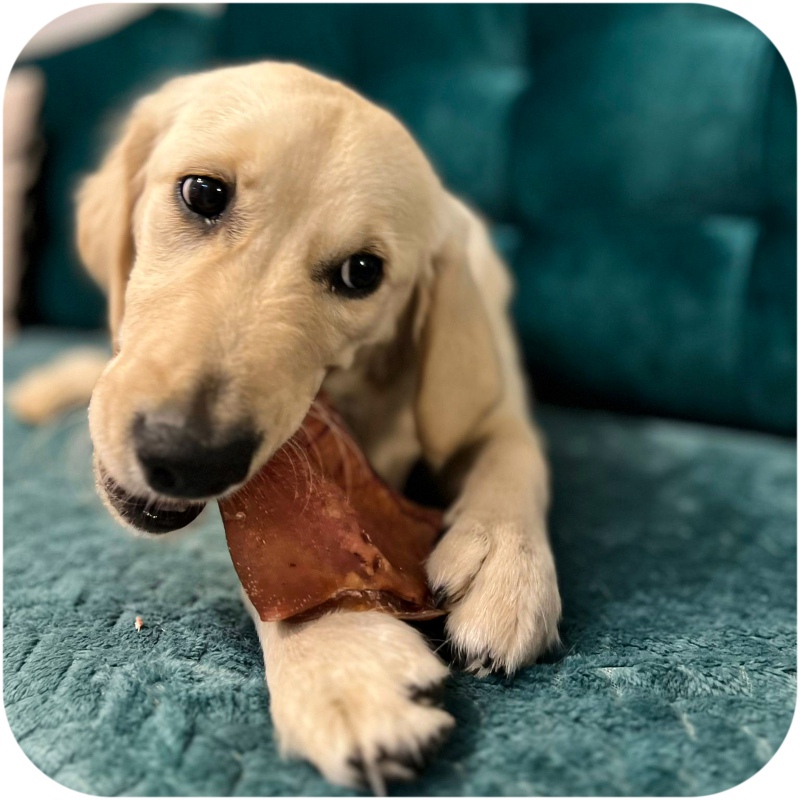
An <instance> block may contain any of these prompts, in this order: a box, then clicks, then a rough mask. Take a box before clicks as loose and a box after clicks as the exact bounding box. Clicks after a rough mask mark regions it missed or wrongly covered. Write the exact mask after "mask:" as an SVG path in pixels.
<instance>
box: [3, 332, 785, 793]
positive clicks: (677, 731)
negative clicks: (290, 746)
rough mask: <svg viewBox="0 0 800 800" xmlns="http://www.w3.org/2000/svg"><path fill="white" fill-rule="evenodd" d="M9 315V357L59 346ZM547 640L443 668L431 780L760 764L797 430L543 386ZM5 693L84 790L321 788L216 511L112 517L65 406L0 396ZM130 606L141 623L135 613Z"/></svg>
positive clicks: (38, 745) (623, 788)
mask: <svg viewBox="0 0 800 800" xmlns="http://www.w3.org/2000/svg"><path fill="white" fill-rule="evenodd" d="M65 341H66V339H65V337H63V336H62V337H61V338H57V337H55V336H53V335H46V334H40V335H26V337H25V338H24V339H23V340H22V341H20V342H18V343H17V344H15V345H13V346H12V347H11V349H9V350H8V351H7V352H6V354H5V362H6V379H7V380H8V379H11V378H13V377H14V376H16V375H17V374H19V372H20V371H21V370H23V369H24V368H25V367H26V366H30V365H32V364H34V363H37V362H40V361H42V360H44V359H45V358H47V357H48V356H49V355H51V354H52V353H53V352H55V350H56V348H57V347H60V346H63V344H64V342H65ZM540 416H541V420H542V423H543V426H544V428H545V430H546V433H547V436H548V439H549V443H550V451H551V457H552V462H553V469H554V474H555V500H554V507H553V512H552V531H553V539H554V544H555V548H556V553H557V558H558V564H559V576H560V582H561V586H562V590H563V595H564V609H565V612H564V623H563V638H564V642H565V647H564V651H563V652H562V653H560V654H557V655H556V656H554V657H552V658H550V659H549V660H548V661H547V663H543V664H539V665H536V666H533V667H531V668H529V669H526V670H525V671H523V672H522V673H521V674H520V675H518V676H517V678H516V679H515V680H513V681H506V680H503V679H500V678H489V679H485V680H477V679H475V678H471V677H467V676H465V675H461V674H456V675H454V677H453V679H452V680H451V681H450V683H449V686H448V691H447V696H446V705H447V707H448V708H449V709H450V710H451V711H452V713H453V714H454V715H455V716H456V718H457V720H458V728H457V730H456V732H455V734H454V735H453V737H452V739H451V740H450V742H449V743H448V744H447V745H446V746H445V747H444V749H443V751H442V753H441V757H440V758H439V759H438V760H437V761H436V762H435V763H434V764H433V766H432V767H431V768H430V770H429V771H428V772H427V774H426V775H425V776H424V778H423V779H422V780H420V781H419V782H417V783H415V784H411V785H407V786H402V787H398V791H399V792H400V793H405V794H431V795H464V794H466V795H531V794H544V795H572V794H577V795H609V794H611V795H613V794H622V795H654V794H669V795H698V794H709V793H713V792H717V791H720V790H722V789H724V788H726V787H729V786H731V785H733V784H736V783H738V782H741V781H742V780H744V779H745V778H747V777H749V776H750V775H752V774H754V773H755V772H756V771H757V770H758V769H759V768H760V767H761V766H762V765H763V764H764V763H765V762H766V761H768V760H769V758H770V757H771V755H772V754H773V753H774V752H775V750H776V749H777V748H778V747H779V746H780V744H781V742H782V740H783V737H784V735H785V733H786V731H787V729H788V727H789V723H790V721H791V718H792V713H793V710H794V704H795V680H796V678H795V674H796V673H795V666H796V664H795V648H796V620H795V563H796V561H795V560H796V523H795V520H796V511H795V508H796V477H795V476H796V458H795V443H794V441H791V440H787V439H780V438H777V437H771V436H767V435H758V434H751V433H743V432H736V431H731V430H725V429H722V428H714V427H705V426H700V425H692V424H685V423H675V422H668V421H663V420H657V419H646V418H626V417H622V416H614V415H610V414H605V413H585V412H575V411H565V410H559V409H554V408H548V409H543V410H542V413H541V415H540ZM4 424H5V520H4V521H5V541H4V571H5V572H4V581H5V582H4V586H5V597H4V611H5V619H4V624H5V634H4V658H5V672H4V675H5V680H4V690H5V705H6V711H7V714H8V719H9V721H10V723H11V726H12V729H13V731H14V733H15V735H16V737H17V739H18V741H19V743H20V745H21V747H22V749H23V750H24V751H25V753H26V754H27V755H28V757H29V758H30V759H31V760H32V761H33V762H34V763H35V764H36V765H37V766H38V767H39V768H40V769H41V770H43V771H44V772H45V773H46V774H48V775H50V776H52V777H54V778H55V779H56V780H58V781H59V782H61V783H63V784H65V785H67V786H69V787H72V788H74V789H78V790H81V791H84V792H91V793H94V794H101V795H114V794H125V795H209V794H210V795H228V794H231V795H319V794H338V793H346V792H341V791H340V790H337V789H335V788H332V787H330V786H329V785H328V784H326V783H325V782H324V781H323V780H322V779H321V778H320V777H319V776H318V775H317V774H316V773H315V772H314V770H312V769H311V768H310V767H308V766H306V765H305V764H300V763H284V762H281V761H280V760H279V758H278V756H277V754H276V751H275V748H274V745H273V742H272V728H271V724H270V719H269V713H268V696H267V691H266V688H265V686H264V682H263V674H262V664H261V654H260V652H259V647H258V643H257V641H256V636H255V633H254V631H253V628H252V626H251V624H250V622H249V620H248V618H247V616H246V614H245V612H244V611H243V609H242V607H241V604H240V602H239V599H238V594H237V582H236V578H235V575H234V573H233V569H232V566H231V563H230V560H229V558H228V554H227V550H226V546H225V540H224V536H223V533H222V529H221V525H220V522H219V519H218V517H217V515H216V514H215V513H207V515H206V517H205V519H204V521H203V522H202V523H201V524H200V525H199V527H198V528H196V529H193V530H191V531H188V532H186V533H184V534H182V535H178V536H176V537H175V538H173V539H172V540H170V541H152V540H144V539H137V538H135V537H132V536H130V535H128V534H126V533H125V532H123V531H122V530H121V529H119V528H118V527H116V526H115V524H114V523H113V522H112V521H111V519H110V518H109V517H108V515H107V514H106V513H105V512H104V510H103V509H102V508H101V507H100V504H99V501H98V500H97V499H96V498H95V496H94V492H93V488H92V483H91V475H90V446H89V441H88V434H87V432H86V424H85V414H83V413H76V414H74V415H72V416H71V417H69V418H68V419H66V420H64V421H63V422H62V423H59V424H58V425H54V426H52V427H49V428H45V429H41V430H35V431H32V430H28V429H25V428H23V427H22V426H20V425H18V424H17V423H15V422H14V421H12V420H10V419H9V417H8V415H6V417H5V423H4ZM137 616H140V617H141V618H142V620H143V622H144V626H143V627H142V629H141V630H139V631H137V630H136V629H135V627H134V620H135V618H136V617H137Z"/></svg>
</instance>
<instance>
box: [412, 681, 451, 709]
mask: <svg viewBox="0 0 800 800" xmlns="http://www.w3.org/2000/svg"><path fill="white" fill-rule="evenodd" d="M444 684H445V681H444V680H441V681H437V682H436V683H431V684H430V685H428V686H414V687H412V689H411V691H410V694H409V696H410V698H411V700H412V701H413V702H415V703H420V704H421V705H423V706H435V707H436V708H444Z"/></svg>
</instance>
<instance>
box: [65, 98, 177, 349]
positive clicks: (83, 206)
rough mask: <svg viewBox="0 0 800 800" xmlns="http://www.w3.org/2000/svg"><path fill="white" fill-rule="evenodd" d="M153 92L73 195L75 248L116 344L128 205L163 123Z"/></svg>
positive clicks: (130, 255) (128, 257)
mask: <svg viewBox="0 0 800 800" xmlns="http://www.w3.org/2000/svg"><path fill="white" fill-rule="evenodd" d="M160 106H161V103H159V102H157V101H156V96H150V97H145V98H144V99H143V100H140V101H139V102H138V103H137V105H136V106H135V107H134V109H133V111H132V112H131V113H130V116H129V117H128V120H127V122H126V124H125V127H124V129H123V132H122V135H121V137H120V138H119V140H118V141H117V143H116V144H115V145H114V146H113V147H112V149H111V150H110V151H109V153H108V154H107V155H106V157H105V159H104V160H103V162H102V164H101V165H100V167H99V168H98V170H97V171H96V172H95V173H94V174H92V175H90V176H89V177H88V178H87V179H86V180H85V181H84V182H83V184H82V185H81V187H80V189H79V191H78V196H77V243H78V252H79V254H80V257H81V260H82V261H83V263H84V266H85V267H86V269H87V271H88V272H89V274H90V275H91V276H92V277H93V278H94V279H95V281H97V283H98V284H99V285H100V287H101V288H102V289H103V290H104V291H105V292H106V295H107V296H108V318H109V327H110V329H111V336H112V339H113V342H114V347H115V349H116V348H117V336H118V333H119V326H120V323H121V321H122V314H123V309H124V296H125V287H126V285H127V283H128V276H129V275H130V271H131V267H132V265H133V259H134V255H135V252H134V241H133V227H132V226H133V211H134V208H135V206H136V201H137V199H138V198H139V195H140V194H141V192H142V189H143V186H144V167H145V165H146V164H147V160H148V157H149V155H150V152H151V150H152V148H153V145H154V143H155V140H156V138H157V136H158V134H159V132H160V130H161V129H162V127H163V120H161V119H159V116H160V115H159V114H158V110H159V107H160Z"/></svg>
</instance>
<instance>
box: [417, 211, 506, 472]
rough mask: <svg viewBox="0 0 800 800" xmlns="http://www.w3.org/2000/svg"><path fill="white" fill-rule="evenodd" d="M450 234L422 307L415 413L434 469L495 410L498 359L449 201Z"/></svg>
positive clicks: (465, 222)
mask: <svg viewBox="0 0 800 800" xmlns="http://www.w3.org/2000/svg"><path fill="white" fill-rule="evenodd" d="M448 206H449V209H450V210H449V212H448V223H447V228H448V232H447V234H446V236H445V239H444V242H443V243H442V244H441V245H440V246H439V247H438V248H437V251H436V252H435V253H434V255H433V258H432V278H431V280H432V282H431V284H430V286H429V288H428V294H427V298H426V300H427V302H423V303H421V309H420V312H419V313H420V314H421V326H422V328H421V331H420V334H419V344H420V364H419V371H418V378H417V394H416V401H415V413H416V423H417V433H418V435H419V437H420V442H421V443H422V447H423V452H424V454H425V458H426V459H427V460H428V461H429V462H430V464H431V465H432V466H433V467H435V468H439V467H441V466H443V465H444V463H445V462H446V461H447V460H448V459H449V458H450V457H451V456H453V455H454V454H455V453H456V452H457V451H458V450H460V449H461V448H462V447H464V446H466V445H469V444H470V443H471V438H472V436H473V435H474V434H475V431H476V428H477V425H478V423H479V422H480V421H481V419H483V417H485V416H486V415H487V414H488V412H489V411H490V410H491V409H492V408H493V407H494V406H495V405H496V404H497V403H498V401H499V400H500V397H501V394H502V377H501V367H500V360H499V356H498V353H497V351H496V349H495V343H494V338H493V336H492V330H491V326H490V323H489V318H488V316H487V313H486V307H485V305H484V303H483V300H482V299H481V296H480V293H479V291H478V287H477V285H476V283H475V280H474V278H473V275H472V270H471V269H470V264H469V255H468V254H469V248H468V237H469V229H470V222H469V219H468V218H466V216H465V214H464V212H463V210H462V209H461V206H460V204H459V203H457V202H456V201H455V200H453V199H452V198H449V197H448Z"/></svg>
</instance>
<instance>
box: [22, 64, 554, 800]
mask: <svg viewBox="0 0 800 800" xmlns="http://www.w3.org/2000/svg"><path fill="white" fill-rule="evenodd" d="M454 146H457V144H456V143H454ZM78 239H79V249H80V253H81V256H82V258H83V260H84V262H85V264H86V266H87V268H88V269H89V271H90V272H91V274H92V275H93V276H94V277H95V279H96V280H97V281H98V282H99V283H100V284H101V285H102V286H103V287H104V288H105V289H106V290H107V293H108V299H109V306H110V325H111V332H112V335H113V339H114V345H115V355H114V357H113V358H112V360H111V361H110V362H109V363H108V364H107V365H106V366H105V369H103V371H102V374H101V375H100V378H99V380H98V381H97V384H96V386H95V387H94V391H93V394H92V397H91V403H90V412H89V422H90V429H91V435H92V439H93V442H94V448H95V459H96V461H95V466H96V473H97V476H98V487H99V490H100V493H101V495H102V496H103V498H104V500H105V502H106V504H107V506H108V507H109V509H110V510H111V511H112V513H113V514H114V515H115V516H116V517H117V518H118V519H119V520H120V521H121V522H123V523H124V524H126V525H128V526H130V527H132V528H134V529H137V530H143V531H148V532H152V533H161V532H166V531H169V530H172V529H175V528H178V527H182V526H183V525H185V524H187V523H188V522H189V521H191V520H192V519H194V517H196V516H197V514H198V513H199V511H200V509H201V508H202V507H203V504H205V503H207V502H209V501H211V500H213V499H215V498H218V497H221V496H223V495H225V494H227V493H229V492H233V491H235V490H236V489H237V488H238V487H240V486H241V485H242V484H243V483H244V482H246V481H247V479H248V478H249V477H251V476H252V475H253V474H254V473H255V472H256V471H257V470H258V469H259V468H260V467H261V466H262V465H263V464H264V463H265V462H266V461H267V460H268V459H269V458H270V456H271V455H272V454H273V453H274V452H275V451H276V450H277V449H278V448H280V447H281V446H282V445H283V443H284V442H285V441H286V440H287V439H288V438H289V437H290V436H291V435H292V434H293V433H294V432H295V430H296V429H297V428H298V426H299V425H300V423H301V421H302V420H303V418H304V416H305V414H306V412H307V411H308V409H309V405H310V404H311V401H312V399H313V398H314V396H315V395H316V393H317V392H318V391H319V389H320V387H321V386H323V385H324V387H325V389H326V390H327V391H328V392H329V394H330V395H331V396H332V397H333V399H334V401H335V403H336V405H337V406H338V408H339V409H340V410H341V411H342V413H343V414H344V415H345V417H346V418H347V420H348V421H349V423H350V425H351V426H352V428H353V430H354V431H355V433H356V435H357V437H358V438H359V440H360V442H361V444H362V445H363V447H364V449H365V451H366V452H367V454H368V456H369V458H370V459H371V461H372V463H373V464H374V465H375V467H376V468H377V470H378V471H379V472H380V473H381V474H382V475H383V476H384V477H385V478H386V479H387V480H389V481H390V482H391V483H392V484H394V485H396V486H397V485H401V484H402V483H403V480H404V478H405V477H406V475H407V473H408V471H409V469H410V467H411V465H412V464H413V462H414V461H415V460H416V459H417V458H419V457H420V456H421V457H424V458H425V459H426V460H427V462H428V463H429V464H431V465H432V466H433V468H434V469H435V470H437V471H438V472H439V473H440V474H441V477H442V480H443V482H444V485H445V486H446V487H447V488H448V490H449V491H450V493H451V495H452V498H453V503H452V505H451V507H450V509H449V511H448V516H447V521H448V525H449V528H448V531H447V533H446V534H445V535H444V537H443V538H442V539H441V541H440V542H439V543H438V545H437V546H436V549H435V551H434V552H433V554H432V556H431V558H430V560H429V562H428V565H427V569H428V575H429V578H430V583H431V585H432V587H433V588H434V590H435V591H436V592H437V593H438V594H439V596H440V598H441V600H442V602H443V603H444V604H445V605H446V607H447V608H448V609H449V611H450V614H449V616H448V617H447V633H448V635H449V638H450V640H451V642H452V645H453V647H454V649H455V651H456V652H457V653H458V654H459V655H460V656H461V660H462V661H463V663H464V664H465V665H466V668H467V669H468V670H471V671H473V672H475V673H477V674H479V675H483V674H486V673H488V672H489V671H490V670H504V671H506V672H509V673H510V672H513V671H514V670H516V669H517V668H518V667H520V666H522V665H523V664H527V663H529V662H531V661H533V660H534V659H535V658H536V657H537V656H538V655H539V654H540V653H542V652H543V651H544V650H545V649H546V648H548V647H549V646H551V645H552V644H553V643H554V642H556V641H557V637H558V633H557V622H558V619H559V615H560V600H559V593H558V587H557V583H556V573H555V568H554V565H553V558H552V555H551V551H550V546H549V543H548V536H547V531H546V528H545V512H546V508H547V504H548V475H547V466H546V463H545V459H544V457H543V455H542V449H541V445H540V442H539V439H538V437H537V434H536V431H535V429H534V427H533V425H532V423H531V420H530V417H529V413H528V408H527V399H526V394H525V388H524V381H523V378H522V375H521V372H520V366H519V362H518V353H517V347H516V343H515V341H514V336H513V333H512V329H511V326H510V323H509V320H508V317H507V308H506V307H507V304H508V300H509V295H510V280H509V277H508V274H507V271H506V268H505V267H504V265H503V264H502V262H501V260H500V259H499V257H498V256H497V254H496V253H495V251H494V250H493V248H492V245H491V244H490V241H489V239H488V237H487V233H486V230H485V228H484V226H483V225H482V224H481V222H480V221H479V220H478V219H477V218H476V217H475V216H474V214H473V213H472V212H470V211H469V210H468V209H467V208H466V207H465V206H464V205H462V204H461V203H460V202H458V201H457V200H455V199H454V198H453V197H452V196H451V195H450V194H448V193H447V191H445V189H444V188H443V187H442V186H441V184H440V182H439V180H438V179H437V177H436V175H435V174H434V172H433V170H432V169H431V167H430V165H429V163H428V162H427V160H426V159H425V157H424V155H423V154H422V152H421V151H420V149H419V147H418V146H417V145H416V144H415V142H414V141H413V139H412V138H411V136H410V135H409V134H408V132H407V131H406V130H405V129H404V128H403V127H402V125H400V123H399V122H397V120H395V119H394V118H393V117H392V116H391V115H389V114H388V113H386V112H385V111H383V110H381V109H379V108H377V107H376V106H374V105H372V104H371V103H369V102H367V101H366V100H364V99H363V98H361V97H360V96H359V95H357V94H355V93H354V92H352V91H351V90H349V89H347V88H346V87H344V86H342V85H341V84H339V83H336V82H334V81H331V80H328V79H325V78H323V77H320V76H318V75H316V74H313V73H311V72H308V71H306V70H304V69H301V68H299V67H297V66H293V65H289V64H279V63H260V64H254V65H250V66H244V67H234V68H229V69H221V70H216V71H212V72H208V73H204V74H199V75H193V76H189V77H184V78H179V79H177V80H173V81H171V82H170V83H168V84H167V85H166V86H164V87H163V88H162V89H160V90H159V91H157V92H156V93H155V94H152V95H150V96H148V97H145V98H144V99H143V100H141V101H140V102H139V103H138V105H137V106H136V107H135V108H134V110H133V112H132V113H131V115H130V118H129V120H128V122H127V125H126V127H125V129H124V132H123V135H122V137H121V139H120V140H119V141H118V142H117V143H116V145H115V146H114V147H113V149H112V150H111V151H110V153H109V154H108V156H107V157H106V159H105V160H104V162H103V163H102V165H101V166H100V168H99V170H98V171H97V172H96V173H95V174H94V175H92V176H91V177H89V178H88V180H86V182H85V184H84V185H83V187H82V189H81V191H80V195H79V202H78ZM89 372H90V370H89ZM72 392H73V394H75V391H74V387H73V390H72ZM67 394H69V390H67ZM78 394H79V392H78ZM41 396H42V392H41V387H40V390H39V392H38V400H39V402H40V403H41V402H42V400H41ZM20 397H21V398H22V400H21V401H19V398H20ZM36 400H37V392H36V390H35V387H34V389H33V390H31V388H30V386H29V387H28V393H27V398H26V397H25V396H24V393H23V394H22V395H19V396H18V401H19V402H17V406H18V408H20V407H22V408H21V410H22V413H23V415H24V414H25V409H24V405H25V403H26V402H27V403H28V404H30V403H35V401H36ZM251 613H252V609H251ZM254 622H255V625H256V628H257V630H258V635H259V638H260V641H261V644H262V645H263V650H264V661H265V665H266V679H267V683H268V685H269V691H270V697H271V709H272V714H273V718H274V724H275V729H276V731H277V735H278V738H279V742H280V746H281V749H282V751H283V752H284V753H286V754H293V755H298V756H302V757H304V758H306V759H308V760H309V761H311V762H312V763H313V764H315V765H316V766H317V767H318V768H319V769H320V770H321V771H322V773H323V774H324V775H325V776H326V777H327V778H328V779H329V780H331V781H333V782H335V783H341V784H348V785H357V784H359V783H363V782H365V781H366V782H368V783H369V784H370V785H371V786H372V787H373V788H375V789H377V790H381V789H382V788H383V786H384V783H385V781H386V780H391V779H395V778H407V777H410V776H411V775H412V774H413V773H414V771H415V768H416V767H417V766H418V765H419V764H421V763H422V762H423V760H424V758H425V757H426V756H427V755H428V754H429V752H430V751H431V750H432V748H434V747H435V746H436V745H437V744H438V743H439V742H440V741H441V740H442V739H443V738H444V735H445V734H446V733H447V731H449V729H450V728H451V726H452V725H453V719H452V717H451V716H450V715H449V714H448V713H447V712H446V711H444V710H442V709H441V708H438V707H436V705H435V704H434V703H432V702H431V694H432V691H433V690H434V689H435V688H436V687H437V686H438V685H440V684H441V682H442V681H443V680H444V679H445V677H446V675H447V669H446V667H445V666H444V665H443V664H442V662H441V661H440V660H439V658H438V657H437V656H436V655H435V654H434V653H433V652H431V650H430V649H429V647H428V645H427V644H426V642H425V640H424V638H423V637H422V636H421V635H420V634H419V633H418V632H417V631H416V630H415V629H414V628H412V627H410V626H409V625H407V624H405V623H403V622H401V621H399V620H397V619H394V618H393V617H390V616H388V615H386V614H381V613H378V612H367V613H352V612H351V613H344V612H343V613H335V614H331V615H329V616H325V617H323V618H321V619H318V620H316V621H313V622H308V623H305V624H302V625H289V624H283V623H265V622H261V621H260V620H259V619H258V617H257V616H254Z"/></svg>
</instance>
